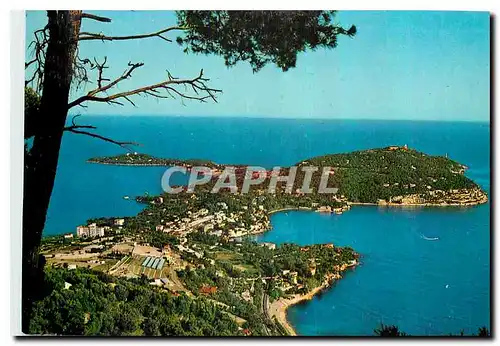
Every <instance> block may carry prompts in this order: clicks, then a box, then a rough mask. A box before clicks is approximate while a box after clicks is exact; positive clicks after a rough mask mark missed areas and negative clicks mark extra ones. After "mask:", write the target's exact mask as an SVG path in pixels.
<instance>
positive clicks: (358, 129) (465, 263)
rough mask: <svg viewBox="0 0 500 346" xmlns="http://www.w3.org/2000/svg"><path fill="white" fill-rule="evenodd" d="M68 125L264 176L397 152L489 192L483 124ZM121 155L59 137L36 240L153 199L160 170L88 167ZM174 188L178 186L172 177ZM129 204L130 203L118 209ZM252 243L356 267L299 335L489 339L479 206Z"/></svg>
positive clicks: (339, 218) (307, 216) (321, 226)
mask: <svg viewBox="0 0 500 346" xmlns="http://www.w3.org/2000/svg"><path fill="white" fill-rule="evenodd" d="M78 120H79V122H80V123H82V124H84V123H85V124H92V125H94V126H97V132H98V133H99V134H101V135H104V136H108V137H110V138H113V139H115V140H121V141H133V142H137V143H140V144H141V145H140V146H137V147H135V148H133V149H132V150H133V151H137V152H141V153H147V154H151V155H154V156H160V157H168V158H178V159H208V160H212V161H215V162H217V163H221V164H248V165H255V166H262V167H265V168H272V167H275V166H289V165H292V164H294V163H297V162H299V161H302V160H304V159H307V158H310V157H313V156H317V155H324V154H330V153H342V152H350V151H354V150H364V149H370V148H378V147H385V146H389V145H401V146H402V145H404V144H407V145H408V147H410V148H414V149H416V150H419V151H423V152H425V153H427V154H431V155H447V156H448V157H449V158H451V159H453V160H456V161H459V162H460V163H463V164H465V165H466V166H467V167H468V170H467V172H466V175H467V176H468V177H470V178H471V179H473V180H474V181H476V182H477V183H478V184H480V185H481V186H482V187H483V188H484V189H485V190H486V191H487V192H488V193H489V191H490V124H489V123H473V122H436V121H427V122H424V121H382V120H322V119H276V118H241V117H180V116H179V117H176V116H169V117H166V116H118V115H117V116H97V115H92V116H83V117H80V118H79V119H78ZM124 152H126V151H125V150H124V149H123V148H120V147H118V146H116V145H113V144H110V143H106V142H103V141H100V140H98V139H95V138H91V137H88V136H82V135H78V134H72V133H68V134H65V135H64V138H63V143H62V147H61V151H60V158H59V164H58V168H57V175H56V181H55V186H54V191H53V194H52V198H51V201H50V207H49V210H48V213H47V222H46V225H45V229H44V235H45V236H50V235H55V234H61V233H67V232H75V229H76V226H78V225H80V224H84V223H85V222H86V221H87V220H88V219H89V218H96V217H112V216H116V217H118V216H133V215H135V214H137V213H138V212H139V211H140V210H141V209H142V208H143V207H144V206H143V205H140V204H138V203H136V202H135V201H133V197H134V196H137V195H143V194H146V193H148V194H158V193H160V192H161V177H162V175H163V172H164V170H165V168H164V167H126V166H110V165H99V164H92V163H88V162H87V159H89V158H91V157H96V156H107V155H116V154H121V153H124ZM173 177H174V179H177V181H174V182H173V183H183V182H184V181H185V180H183V177H182V176H177V177H176V176H175V175H174V176H173ZM126 196H129V197H130V199H125V198H124V197H126ZM271 222H272V226H273V228H272V230H271V231H269V232H267V233H265V234H263V235H262V236H259V237H258V238H257V241H271V242H275V243H278V244H282V243H297V244H301V245H306V244H315V243H327V242H328V243H330V242H331V243H334V244H336V245H339V246H351V247H352V248H354V249H355V250H356V251H357V252H359V253H360V254H361V265H359V266H358V267H356V268H355V269H353V270H351V271H349V272H347V273H345V275H344V278H343V279H341V280H339V281H338V282H336V283H335V284H334V286H333V287H332V288H330V289H328V290H326V291H324V292H322V293H321V294H320V295H318V296H316V297H314V298H313V299H312V300H311V301H307V302H304V303H301V304H298V305H295V306H293V307H291V308H289V309H288V314H287V318H288V320H289V321H290V323H291V324H292V325H293V327H294V328H295V329H296V331H297V333H298V334H299V335H307V336H326V335H334V336H349V335H353V336H368V335H374V329H376V328H377V327H378V326H379V325H380V324H381V323H384V324H386V325H397V326H398V327H399V328H400V329H401V330H403V331H405V332H406V333H408V334H411V335H447V334H450V333H453V334H458V333H460V332H461V331H463V332H464V333H465V334H470V333H473V332H477V329H478V328H479V327H482V326H486V327H488V328H490V322H491V320H490V314H491V311H490V302H491V297H490V294H491V293H490V255H491V253H490V232H491V228H490V226H491V225H490V203H487V204H484V205H480V206H474V207H467V208H461V207H447V208H442V207H436V208H427V207H426V208H423V207H419V208H389V207H376V206H354V207H353V208H352V209H351V210H350V211H348V212H345V213H344V214H342V215H325V214H320V213H315V212H306V211H288V212H281V213H277V214H274V215H273V216H272V217H271Z"/></svg>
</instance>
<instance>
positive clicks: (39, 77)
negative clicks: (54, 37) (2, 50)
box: [24, 25, 49, 90]
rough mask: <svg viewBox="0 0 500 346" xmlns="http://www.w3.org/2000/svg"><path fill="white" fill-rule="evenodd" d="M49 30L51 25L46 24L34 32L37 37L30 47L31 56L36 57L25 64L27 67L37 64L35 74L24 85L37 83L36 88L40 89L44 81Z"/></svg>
mask: <svg viewBox="0 0 500 346" xmlns="http://www.w3.org/2000/svg"><path fill="white" fill-rule="evenodd" d="M48 30H49V27H48V25H46V26H45V27H43V28H42V29H38V30H36V31H35V32H34V33H33V34H34V36H35V38H34V40H33V41H31V42H30V44H29V45H28V48H29V49H32V52H31V56H34V58H33V59H32V60H30V61H29V62H27V63H25V64H24V68H25V69H26V68H28V67H29V66H31V65H33V64H34V65H33V66H35V70H34V71H33V74H32V75H31V77H30V78H28V79H26V80H25V81H24V85H25V86H27V85H29V84H32V83H36V85H35V89H36V90H40V88H41V85H42V82H43V70H44V67H45V47H46V46H47V43H48V42H49V37H48Z"/></svg>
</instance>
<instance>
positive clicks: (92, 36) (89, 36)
mask: <svg viewBox="0 0 500 346" xmlns="http://www.w3.org/2000/svg"><path fill="white" fill-rule="evenodd" d="M172 30H186V28H184V27H182V26H172V27H169V28H165V29H162V30H159V31H156V32H152V33H149V34H139V35H129V36H106V35H104V34H103V33H98V34H96V33H91V32H81V33H80V36H79V38H78V40H79V41H88V40H101V41H124V40H138V39H141V38H149V37H159V38H161V39H163V40H165V41H167V42H172V40H170V39H168V38H166V37H165V36H163V34H165V33H167V32H169V31H172Z"/></svg>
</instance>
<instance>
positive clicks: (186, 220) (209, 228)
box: [155, 202, 270, 238]
mask: <svg viewBox="0 0 500 346" xmlns="http://www.w3.org/2000/svg"><path fill="white" fill-rule="evenodd" d="M217 207H219V211H216V212H215V213H213V214H210V213H209V210H208V209H206V208H203V209H200V210H198V211H188V212H187V216H186V217H183V218H179V217H176V218H175V219H174V220H173V221H169V222H166V223H164V224H159V225H156V227H155V229H156V231H159V232H165V233H170V234H172V235H175V236H179V237H185V236H186V235H187V234H189V233H190V232H193V231H195V230H199V229H203V231H204V232H206V233H208V234H210V235H215V236H222V235H223V230H227V231H226V235H227V236H228V237H229V238H237V237H241V236H244V235H248V234H256V233H260V232H262V231H264V230H265V229H268V228H269V226H270V222H269V218H268V217H267V214H266V213H265V211H264V207H263V206H262V205H260V206H257V207H256V208H254V211H253V212H252V213H251V214H250V216H249V218H250V222H251V224H250V225H248V226H247V225H245V222H244V221H243V217H244V216H245V215H246V214H248V206H243V207H242V210H241V211H239V212H228V206H227V204H226V203H224V202H218V203H217Z"/></svg>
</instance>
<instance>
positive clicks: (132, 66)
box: [87, 60, 144, 96]
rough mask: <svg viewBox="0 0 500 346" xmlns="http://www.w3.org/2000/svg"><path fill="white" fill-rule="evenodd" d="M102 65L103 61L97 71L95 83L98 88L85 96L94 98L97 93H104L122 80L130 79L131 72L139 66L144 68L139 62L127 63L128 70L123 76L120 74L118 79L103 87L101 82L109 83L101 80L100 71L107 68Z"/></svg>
mask: <svg viewBox="0 0 500 346" xmlns="http://www.w3.org/2000/svg"><path fill="white" fill-rule="evenodd" d="M104 64H106V60H104V63H103V65H102V66H100V67H98V69H99V79H98V83H97V84H98V85H97V86H98V87H97V88H96V89H94V90H91V91H89V92H88V94H87V96H94V95H95V94H97V93H100V92H104V91H106V90H108V89H111V88H112V87H114V86H115V85H116V84H118V83H120V82H121V81H123V80H125V79H128V78H129V77H131V76H132V72H133V71H134V70H135V69H136V68H139V67H141V66H144V64H143V63H142V62H140V63H136V64H133V63H131V62H129V63H128V66H129V68H128V69H127V70H125V71H124V72H123V74H122V75H121V76H120V77H118V78H117V79H115V80H114V81H112V82H111V83H109V84H106V85H104V86H103V85H102V84H101V82H102V81H103V80H106V81H109V79H107V78H106V79H102V69H103V68H107V67H105V66H104Z"/></svg>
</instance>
